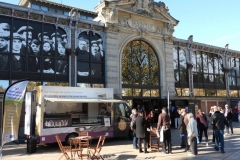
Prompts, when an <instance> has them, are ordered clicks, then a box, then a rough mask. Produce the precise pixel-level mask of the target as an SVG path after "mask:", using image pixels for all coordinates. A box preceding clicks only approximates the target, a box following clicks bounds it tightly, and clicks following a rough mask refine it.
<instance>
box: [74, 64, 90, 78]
mask: <svg viewBox="0 0 240 160" xmlns="http://www.w3.org/2000/svg"><path fill="white" fill-rule="evenodd" d="M90 74H91V73H90V69H89V63H87V62H77V75H79V76H90Z"/></svg>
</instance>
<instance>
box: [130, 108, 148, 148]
mask: <svg viewBox="0 0 240 160" xmlns="http://www.w3.org/2000/svg"><path fill="white" fill-rule="evenodd" d="M133 128H134V129H136V137H137V138H138V147H139V153H142V152H143V150H142V142H143V143H144V153H148V151H147V144H146V141H145V132H146V121H145V119H144V118H143V112H138V116H137V118H136V120H135V121H134V122H133Z"/></svg>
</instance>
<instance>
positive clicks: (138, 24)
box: [127, 19, 157, 32]
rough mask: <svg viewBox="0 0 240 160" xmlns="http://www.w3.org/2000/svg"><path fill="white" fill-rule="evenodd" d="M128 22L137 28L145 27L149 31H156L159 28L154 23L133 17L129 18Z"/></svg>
mask: <svg viewBox="0 0 240 160" xmlns="http://www.w3.org/2000/svg"><path fill="white" fill-rule="evenodd" d="M127 24H128V25H129V26H130V27H131V28H136V29H144V30H146V31H149V32H155V31H156V30H157V27H156V26H154V25H152V24H147V23H144V22H141V21H137V20H133V19H128V20H127Z"/></svg>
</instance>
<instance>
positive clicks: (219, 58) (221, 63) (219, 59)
mask: <svg viewBox="0 0 240 160" xmlns="http://www.w3.org/2000/svg"><path fill="white" fill-rule="evenodd" d="M218 62H219V74H224V73H223V68H222V67H223V61H222V57H221V56H218Z"/></svg>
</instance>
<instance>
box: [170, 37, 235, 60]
mask: <svg viewBox="0 0 240 160" xmlns="http://www.w3.org/2000/svg"><path fill="white" fill-rule="evenodd" d="M173 45H174V46H179V47H187V45H188V40H184V39H179V38H175V37H174V40H173ZM191 47H192V49H193V50H198V51H203V52H209V53H214V54H219V55H222V54H223V53H224V52H225V51H226V48H223V47H217V46H213V45H209V44H204V43H199V42H192V45H191ZM227 54H228V55H229V56H232V57H238V58H240V51H236V50H231V49H227Z"/></svg>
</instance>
